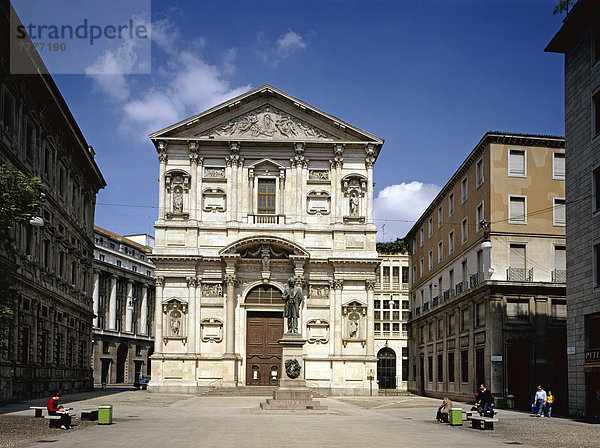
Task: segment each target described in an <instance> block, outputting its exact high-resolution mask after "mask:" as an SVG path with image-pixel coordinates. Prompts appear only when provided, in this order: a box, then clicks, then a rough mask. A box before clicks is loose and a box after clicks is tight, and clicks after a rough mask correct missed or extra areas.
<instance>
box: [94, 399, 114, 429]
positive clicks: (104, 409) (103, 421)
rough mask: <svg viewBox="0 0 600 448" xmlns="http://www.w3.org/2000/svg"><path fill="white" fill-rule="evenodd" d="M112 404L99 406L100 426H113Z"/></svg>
mask: <svg viewBox="0 0 600 448" xmlns="http://www.w3.org/2000/svg"><path fill="white" fill-rule="evenodd" d="M112 410H113V407H112V404H103V405H102V406H98V424H99V425H112Z"/></svg>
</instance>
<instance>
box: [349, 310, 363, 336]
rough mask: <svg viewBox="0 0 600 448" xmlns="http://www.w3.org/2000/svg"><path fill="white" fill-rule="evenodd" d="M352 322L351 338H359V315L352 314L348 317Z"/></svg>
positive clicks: (350, 325)
mask: <svg viewBox="0 0 600 448" xmlns="http://www.w3.org/2000/svg"><path fill="white" fill-rule="evenodd" d="M348 318H349V320H350V324H349V327H350V328H349V329H350V337H351V338H357V337H358V320H359V319H360V317H359V315H358V314H356V313H352V314H350V316H348Z"/></svg>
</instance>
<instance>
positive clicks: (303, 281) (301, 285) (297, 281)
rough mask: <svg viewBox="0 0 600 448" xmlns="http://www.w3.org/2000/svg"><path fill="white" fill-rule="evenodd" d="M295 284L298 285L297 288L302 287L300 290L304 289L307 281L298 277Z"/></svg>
mask: <svg viewBox="0 0 600 448" xmlns="http://www.w3.org/2000/svg"><path fill="white" fill-rule="evenodd" d="M294 283H295V284H296V286H300V288H302V287H303V286H304V284H305V283H306V280H305V279H304V277H302V276H300V275H298V276H296V278H295V279H294Z"/></svg>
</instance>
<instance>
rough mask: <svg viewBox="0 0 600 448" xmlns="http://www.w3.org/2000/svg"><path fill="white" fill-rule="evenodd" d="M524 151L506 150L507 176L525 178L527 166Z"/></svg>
mask: <svg viewBox="0 0 600 448" xmlns="http://www.w3.org/2000/svg"><path fill="white" fill-rule="evenodd" d="M525 160H526V159H525V150H524V149H509V150H508V175H509V176H511V177H525V176H527V165H526V162H525Z"/></svg>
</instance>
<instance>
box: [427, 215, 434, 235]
mask: <svg viewBox="0 0 600 448" xmlns="http://www.w3.org/2000/svg"><path fill="white" fill-rule="evenodd" d="M432 234H433V218H429V221H427V236H428V237H429V238H431V235H432Z"/></svg>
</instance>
